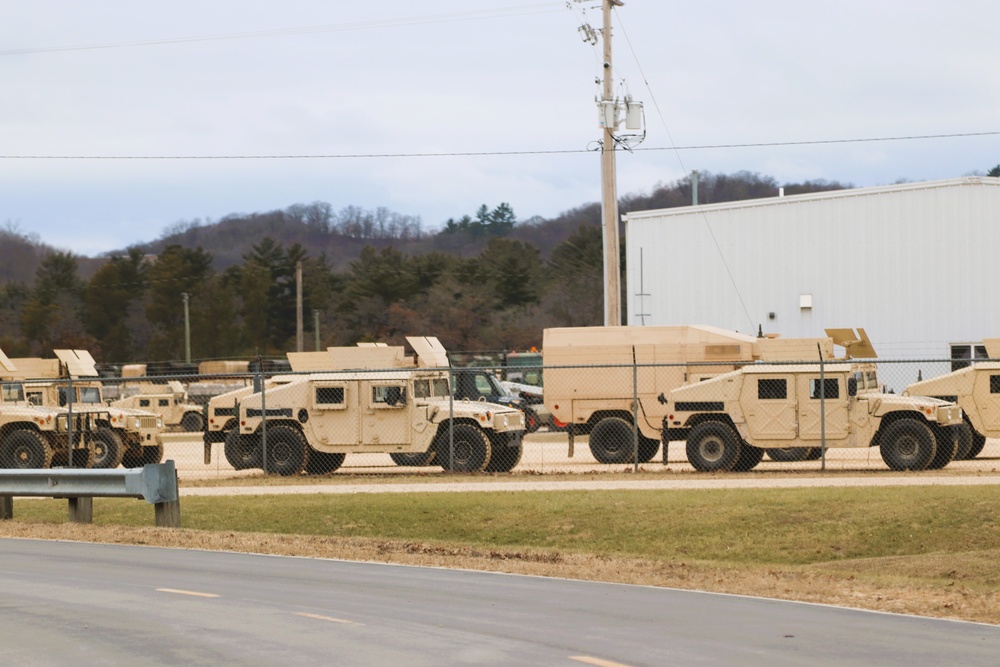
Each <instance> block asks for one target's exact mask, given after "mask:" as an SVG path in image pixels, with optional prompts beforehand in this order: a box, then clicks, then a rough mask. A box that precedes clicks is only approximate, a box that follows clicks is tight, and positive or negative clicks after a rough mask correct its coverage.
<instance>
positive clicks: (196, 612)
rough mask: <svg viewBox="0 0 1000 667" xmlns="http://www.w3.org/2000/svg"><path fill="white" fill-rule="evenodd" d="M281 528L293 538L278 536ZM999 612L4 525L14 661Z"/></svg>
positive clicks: (377, 652) (779, 643) (549, 657)
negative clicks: (31, 533) (871, 607)
mask: <svg viewBox="0 0 1000 667" xmlns="http://www.w3.org/2000/svg"><path fill="white" fill-rule="evenodd" d="M276 539H280V537H279V538H276ZM998 656H1000V627H996V626H988V625H980V624H973V623H962V622H956V621H944V620H937V619H928V618H915V617H906V616H897V615H890V614H881V613H875V612H865V611H856V610H848V609H841V608H835V607H825V606H819V605H809V604H802V603H794V602H782V601H775V600H762V599H754V598H744V597H733V596H725V595H716V594H707V593H696V592H690V591H676V590H667V589H657V588H651V587H641V586H625V585H616V584H604V583H594V582H580V581H568V580H560V579H546V578H537V577H525V576H513V575H504V574H496V573H486V572H468V571H460V570H443V569H431V568H418V567H406V566H396V565H383V564H373V563H353V562H342V561H330V560H315V559H306V558H288V557H277V556H255V555H246V554H233V553H216V552H200V551H184V550H174V549H159V548H150V547H129V546H118V545H97V544H83V543H70V542H46V541H30V540H16V539H5V540H2V541H0V663H2V664H4V665H128V666H130V667H131V666H135V665H282V666H286V667H287V666H292V665H365V666H380V665H387V666H389V665H391V666H392V667H397V666H403V665H406V666H410V665H413V666H423V665H428V666H430V665H433V666H435V667H440V666H442V665H504V666H510V665H567V666H572V665H578V666H579V665H596V666H598V667H622V666H626V667H638V666H640V665H648V666H650V667H653V666H655V667H661V666H664V665H671V666H672V665H742V666H753V665H761V666H765V665H766V666H767V667H771V666H773V665H800V666H811V665H838V666H839V665H865V666H866V667H867V666H869V665H905V666H906V667H913V666H914V665H941V664H956V665H965V666H975V665H991V666H992V665H996V664H997V663H998Z"/></svg>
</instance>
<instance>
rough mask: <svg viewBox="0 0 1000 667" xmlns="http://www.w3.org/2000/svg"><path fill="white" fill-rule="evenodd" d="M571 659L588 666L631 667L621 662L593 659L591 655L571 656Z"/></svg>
mask: <svg viewBox="0 0 1000 667" xmlns="http://www.w3.org/2000/svg"><path fill="white" fill-rule="evenodd" d="M569 659H570V660H576V661H577V662H582V663H584V664H587V665H595V667H629V665H626V664H624V663H621V662H613V661H611V660H601V659H600V658H592V657H590V656H589V655H571V656H570V657H569Z"/></svg>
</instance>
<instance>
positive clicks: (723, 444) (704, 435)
mask: <svg viewBox="0 0 1000 667" xmlns="http://www.w3.org/2000/svg"><path fill="white" fill-rule="evenodd" d="M741 449H742V440H741V439H740V437H739V435H738V434H737V433H736V431H734V430H733V429H732V427H731V426H728V425H727V424H723V423H722V422H718V421H707V422H702V423H700V424H698V425H697V426H695V427H694V428H692V429H691V432H690V433H689V434H688V439H687V457H688V461H689V462H690V463H691V465H692V466H694V469H695V470H698V471H701V472H726V471H729V470H732V469H733V468H734V467H736V464H737V462H738V461H739V459H740V450H741Z"/></svg>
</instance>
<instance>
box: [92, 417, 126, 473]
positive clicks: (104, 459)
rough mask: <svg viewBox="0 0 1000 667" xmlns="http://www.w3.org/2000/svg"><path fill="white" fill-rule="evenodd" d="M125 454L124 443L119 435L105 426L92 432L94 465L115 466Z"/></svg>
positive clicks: (97, 466)
mask: <svg viewBox="0 0 1000 667" xmlns="http://www.w3.org/2000/svg"><path fill="white" fill-rule="evenodd" d="M124 456H125V444H124V443H123V442H122V438H121V436H120V435H118V434H117V433H115V432H114V431H113V430H112V429H110V428H108V427H107V426H99V427H98V428H97V430H96V431H95V432H94V467H95V468H117V467H118V466H120V465H121V464H122V459H123V458H124Z"/></svg>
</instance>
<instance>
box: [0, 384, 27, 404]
mask: <svg viewBox="0 0 1000 667" xmlns="http://www.w3.org/2000/svg"><path fill="white" fill-rule="evenodd" d="M3 400H5V401H23V400H24V387H23V386H22V385H21V383H20V382H4V383H3Z"/></svg>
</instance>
